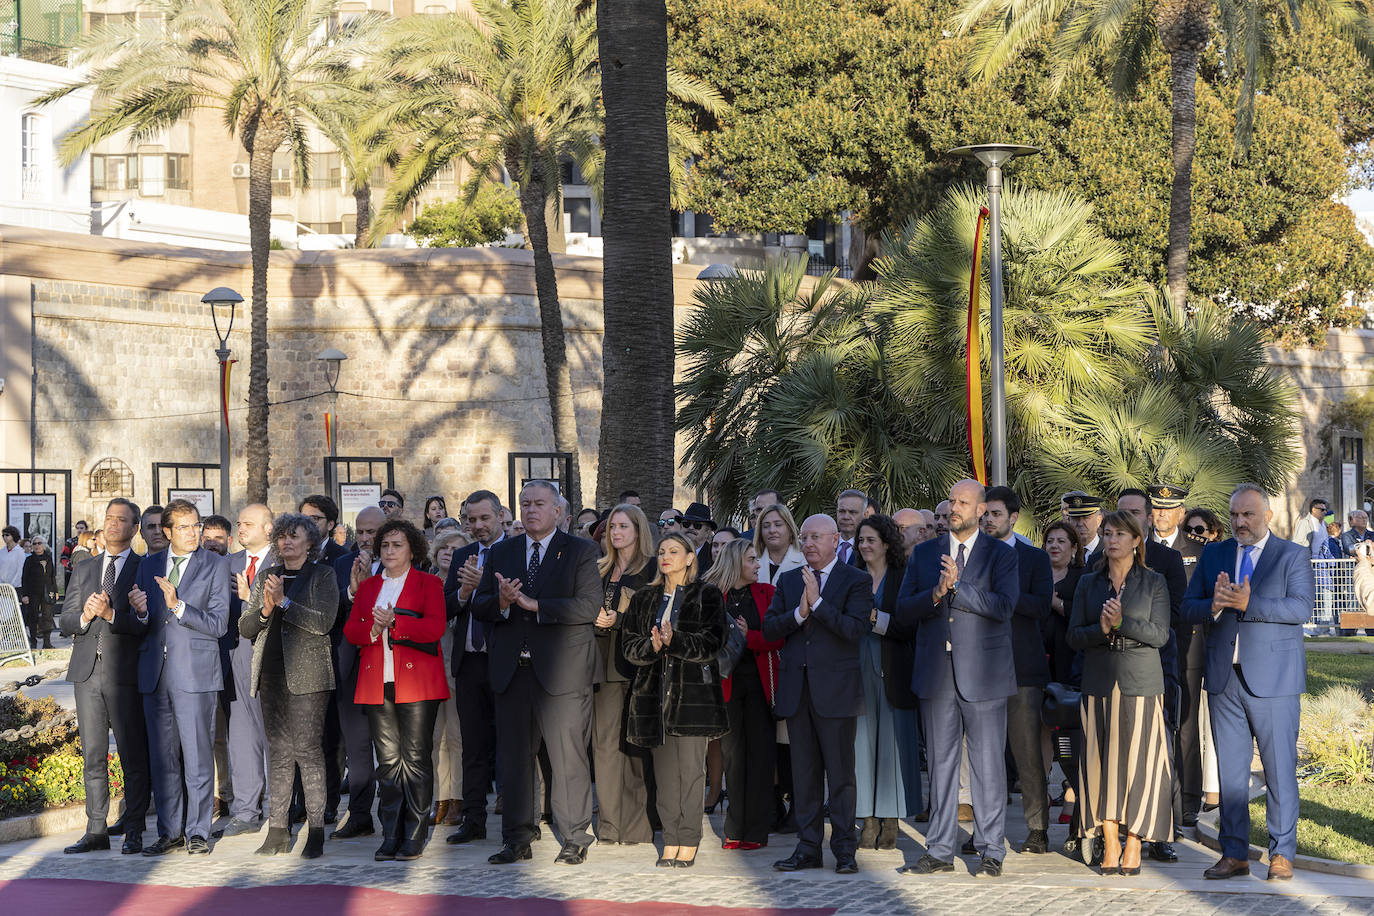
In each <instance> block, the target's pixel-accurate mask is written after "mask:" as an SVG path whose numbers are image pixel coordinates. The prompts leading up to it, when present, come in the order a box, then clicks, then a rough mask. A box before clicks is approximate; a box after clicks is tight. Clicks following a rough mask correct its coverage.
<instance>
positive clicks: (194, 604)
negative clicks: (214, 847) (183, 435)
mask: <svg viewBox="0 0 1374 916" xmlns="http://www.w3.org/2000/svg"><path fill="white" fill-rule="evenodd" d="M162 533H163V536H164V537H165V538H167V540H168V545H167V549H166V550H160V551H158V552H157V553H154V554H151V555H149V556H147V557H145V558H144V560H143V562H142V563H140V564H139V567H138V575H137V577H136V579H135V580H134V588H133V590H132V591H131V592H130V593H129V603H130V605H132V607H133V609H134V613H135V615H137V618H138V620H139V621H140V622H142V623H146V624H147V626H148V632H147V635H146V636H144V638H143V644H142V646H140V647H139V660H138V689H139V692H141V693H142V694H143V707H144V713H145V715H146V717H147V721H148V746H149V751H150V752H151V757H152V762H153V793H154V797H155V799H156V801H157V832H158V838H157V841H156V842H155V843H153V844H152V845H149V846H144V848H143V854H144V855H145V856H160V855H164V854H166V853H168V852H170V851H171V850H173V849H175V848H177V847H180V846H182V845H183V844H184V845H185V846H186V851H187V852H188V853H190V854H192V855H208V854H209V852H210V842H209V838H210V820H211V812H212V809H213V807H214V781H215V759H214V750H213V747H214V741H215V704H216V702H217V701H218V698H219V697H218V695H219V692H220V690H222V689H224V677H223V673H222V671H221V668H220V660H219V639H220V637H221V636H223V635H224V632H225V629H226V628H227V627H228V625H229V565H228V562H227V561H226V560H225V558H224V557H222V556H220V555H219V554H217V553H214V552H212V551H209V550H206V549H204V548H203V547H201V546H200V513H199V512H197V511H196V507H195V506H194V505H192V504H191V503H190V502H188V501H186V500H184V499H174V500H172V501H171V502H169V503H168V504H167V505H166V507H165V508H164V509H163V511H162ZM183 765H184V767H185V773H186V776H185V789H186V796H185V802H184V810H185V815H186V817H185V835H184V836H183V832H182V812H183V799H182V784H183V783H182V778H181V769H182V767H183Z"/></svg>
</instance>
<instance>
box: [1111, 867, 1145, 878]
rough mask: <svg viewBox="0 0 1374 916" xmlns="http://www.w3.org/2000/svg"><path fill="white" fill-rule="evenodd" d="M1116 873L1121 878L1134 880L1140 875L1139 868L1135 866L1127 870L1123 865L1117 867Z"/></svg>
mask: <svg viewBox="0 0 1374 916" xmlns="http://www.w3.org/2000/svg"><path fill="white" fill-rule="evenodd" d="M1116 872H1117V874H1119V875H1122V876H1123V877H1126V878H1134V877H1135V876H1136V875H1138V874H1140V866H1139V865H1137V866H1136V867H1134V868H1127V867H1126V866H1124V865H1120V866H1118V867H1117V869H1116Z"/></svg>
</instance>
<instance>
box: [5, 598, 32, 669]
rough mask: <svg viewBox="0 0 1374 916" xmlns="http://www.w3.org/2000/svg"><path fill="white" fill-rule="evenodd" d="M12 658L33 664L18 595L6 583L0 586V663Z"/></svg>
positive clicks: (27, 632)
mask: <svg viewBox="0 0 1374 916" xmlns="http://www.w3.org/2000/svg"><path fill="white" fill-rule="evenodd" d="M12 658H22V659H26V660H27V661H28V663H29V664H30V665H32V664H33V649H32V648H30V643H29V631H28V629H27V628H26V627H25V626H24V615H23V611H22V609H21V608H20V605H19V594H18V593H17V592H15V590H14V586H13V585H10V584H9V583H7V582H6V583H3V584H0V662H7V661H9V660H10V659H12Z"/></svg>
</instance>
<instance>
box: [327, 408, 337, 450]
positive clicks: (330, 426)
mask: <svg viewBox="0 0 1374 916" xmlns="http://www.w3.org/2000/svg"><path fill="white" fill-rule="evenodd" d="M338 434H339V424H338V421H337V420H335V419H334V415H333V414H332V413H326V414H325V415H324V447H325V448H326V449H329V450H330V451H331V452H332V451H333V449H334V437H336V436H337V435H338Z"/></svg>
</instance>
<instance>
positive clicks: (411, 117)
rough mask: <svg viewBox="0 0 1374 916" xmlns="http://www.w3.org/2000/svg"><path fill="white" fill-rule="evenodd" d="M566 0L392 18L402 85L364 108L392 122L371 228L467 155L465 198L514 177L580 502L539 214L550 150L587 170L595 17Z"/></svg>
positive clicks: (553, 207) (551, 204) (554, 410)
mask: <svg viewBox="0 0 1374 916" xmlns="http://www.w3.org/2000/svg"><path fill="white" fill-rule="evenodd" d="M578 6H579V4H578V3H577V2H576V0H509V2H506V0H475V2H474V3H473V10H472V12H471V14H463V15H456V16H416V17H413V18H411V19H407V20H404V21H402V22H401V23H399V24H398V26H397V28H396V29H395V30H394V32H393V34H392V36H391V40H390V43H389V47H388V49H387V56H388V60H389V61H390V64H391V68H392V71H393V74H392V75H393V76H394V77H395V78H396V79H398V80H399V81H401V82H402V83H404V84H406V86H407V89H406V91H405V92H403V93H401V94H400V95H399V96H398V97H397V98H396V99H395V100H393V101H391V102H390V103H388V104H385V105H383V106H382V107H381V108H380V110H379V111H378V112H377V114H376V115H375V116H374V119H373V124H389V125H391V126H392V127H393V128H394V131H395V137H394V139H393V141H392V145H391V147H390V148H391V149H393V150H396V151H397V152H398V162H397V166H396V170H395V174H394V178H393V181H392V184H391V186H390V188H389V189H388V191H387V194H386V198H385V201H384V203H383V205H382V209H381V211H380V213H379V214H378V221H377V223H376V224H375V225H374V226H373V232H374V234H375V233H379V232H381V231H383V230H384V229H385V228H386V227H387V226H389V225H392V224H394V223H395V222H396V221H397V220H399V219H400V218H401V216H402V214H403V213H404V211H405V208H406V206H407V205H409V204H410V203H412V202H413V201H415V200H416V199H417V198H418V197H419V195H420V194H421V192H422V191H423V190H424V189H425V188H426V187H427V186H428V185H429V183H430V182H431V181H432V180H433V179H434V177H435V175H437V174H438V173H439V171H440V170H441V169H444V168H446V167H447V166H449V165H451V164H453V165H456V164H458V163H464V164H466V165H467V166H468V169H469V174H470V175H471V179H470V180H469V181H468V183H467V189H466V192H467V197H468V199H469V201H471V200H472V199H473V198H475V197H476V195H477V192H478V190H479V189H480V187H481V184H482V183H483V182H486V181H489V180H490V179H491V176H493V175H498V174H501V173H502V172H503V171H504V173H505V175H507V176H508V177H509V178H510V180H511V181H513V182H514V183H515V184H516V185H518V187H519V197H520V207H521V210H522V211H523V213H524V216H525V226H524V232H525V240H526V244H527V245H528V247H529V249H530V251H531V252H532V253H533V256H534V285H535V293H536V298H537V299H538V302H539V328H540V340H541V342H542V344H543V350H544V378H545V382H546V384H547V386H548V396H549V409H550V414H551V416H552V420H553V424H552V425H553V438H554V447H555V448H556V449H557V450H558V451H560V452H567V453H569V454H571V455H572V468H571V474H570V477H569V479H568V480H567V481H564V487H563V489H564V496H565V497H566V498H567V499H568V501H569V503H571V504H572V505H573V506H574V507H576V506H579V505H580V504H581V482H580V477H581V470H580V464H579V460H578V442H577V422H576V416H575V412H574V408H573V394H572V374H571V371H570V369H569V366H568V356H567V342H566V340H565V339H564V333H563V310H562V307H561V306H560V305H559V302H558V280H557V276H556V274H555V273H554V267H553V256H552V252H551V250H550V232H549V225H550V222H553V221H555V220H556V221H557V224H558V225H560V226H561V205H560V197H561V188H562V182H561V171H562V158H563V157H565V156H568V157H571V158H572V159H573V160H574V161H575V162H578V163H579V164H581V165H583V166H585V170H586V171H588V172H596V171H598V170H599V167H598V166H597V165H595V163H597V162H598V160H599V156H600V151H599V148H598V142H599V132H600V119H599V116H598V112H597V99H598V90H599V86H598V77H597V73H596V33H595V25H594V23H593V21H592V17H591V14H590V13H588V12H582V11H579V9H578ZM551 217H553V219H551ZM560 232H561V229H560Z"/></svg>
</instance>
